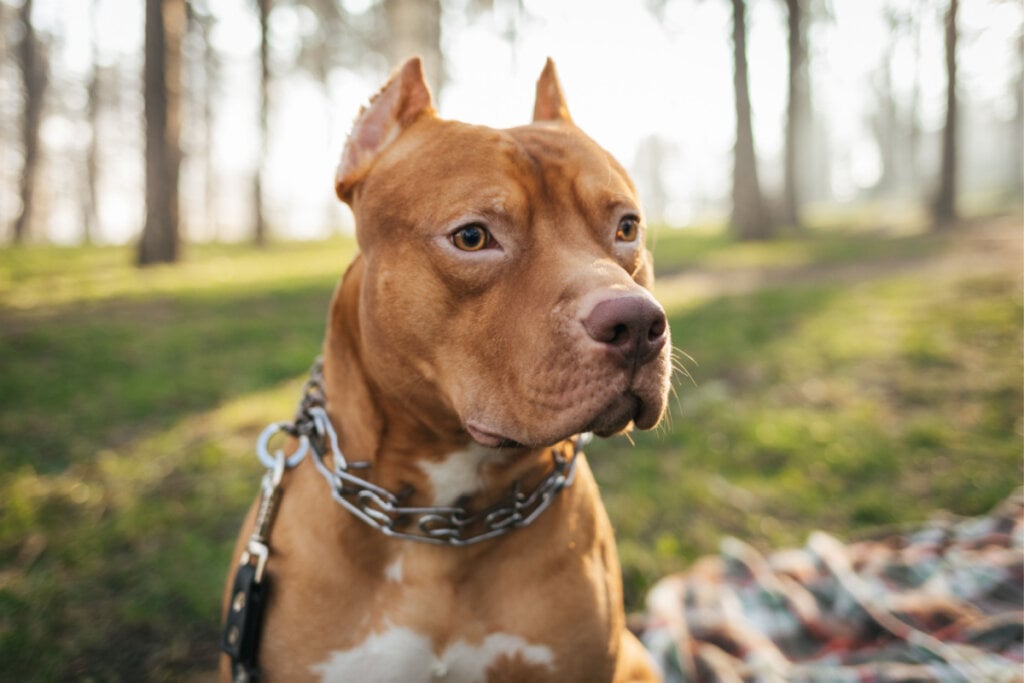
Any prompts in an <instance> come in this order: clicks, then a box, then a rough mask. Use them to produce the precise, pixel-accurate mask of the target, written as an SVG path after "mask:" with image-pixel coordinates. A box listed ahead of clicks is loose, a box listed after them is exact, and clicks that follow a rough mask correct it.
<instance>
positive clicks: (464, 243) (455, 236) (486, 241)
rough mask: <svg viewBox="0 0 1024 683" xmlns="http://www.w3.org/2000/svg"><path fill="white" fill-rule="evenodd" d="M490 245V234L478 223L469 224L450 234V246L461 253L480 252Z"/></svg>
mask: <svg viewBox="0 0 1024 683" xmlns="http://www.w3.org/2000/svg"><path fill="white" fill-rule="evenodd" d="M490 243H491V233H489V232H487V228H485V227H484V226H482V225H480V224H479V223H470V224H469V225H463V226H462V227H461V228H459V229H458V230H456V231H455V232H454V233H452V244H454V245H455V246H456V247H458V248H459V249H461V250H462V251H480V250H481V249H485V248H486V247H487V246H489V245H490Z"/></svg>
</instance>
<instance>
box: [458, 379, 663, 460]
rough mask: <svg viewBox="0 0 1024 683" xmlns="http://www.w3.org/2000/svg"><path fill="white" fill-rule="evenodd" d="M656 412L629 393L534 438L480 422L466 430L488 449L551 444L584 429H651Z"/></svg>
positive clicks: (615, 431) (613, 431) (606, 433)
mask: <svg viewBox="0 0 1024 683" xmlns="http://www.w3.org/2000/svg"><path fill="white" fill-rule="evenodd" d="M656 412H657V411H656V409H652V408H651V407H650V406H648V405H647V404H646V403H645V402H644V401H643V399H641V398H640V397H639V396H637V395H636V394H634V393H631V392H630V393H625V394H622V395H619V396H617V397H616V398H615V399H614V400H612V401H611V402H609V403H608V404H607V405H605V406H604V407H603V408H602V409H601V410H600V411H598V412H597V414H596V415H594V416H592V417H591V418H590V419H589V420H587V421H583V422H580V423H578V424H576V425H573V426H570V427H569V429H568V430H566V431H565V433H561V432H560V433H557V434H544V435H543V436H541V435H540V434H538V435H535V436H532V437H531V436H525V435H520V436H518V437H517V438H512V437H510V436H507V435H505V434H500V433H498V432H496V431H494V430H492V429H491V428H489V427H487V428H485V427H482V426H481V425H480V424H479V423H477V422H467V423H466V431H467V432H468V433H469V436H470V438H472V439H473V441H475V442H476V443H478V444H480V445H481V446H485V447H487V448H529V447H533V446H536V447H542V446H550V445H551V444H554V443H558V442H559V441H562V440H563V439H567V438H569V437H571V436H575V435H576V434H580V433H582V432H593V433H594V434H597V435H598V436H600V437H608V436H613V435H615V434H619V433H621V432H622V431H623V430H625V429H627V428H628V427H629V426H630V425H631V424H636V425H637V426H638V427H640V428H641V429H649V428H650V424H651V423H653V422H656V421H657V417H658V416H657V414H656ZM537 437H540V438H537Z"/></svg>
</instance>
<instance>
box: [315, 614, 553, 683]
mask: <svg viewBox="0 0 1024 683" xmlns="http://www.w3.org/2000/svg"><path fill="white" fill-rule="evenodd" d="M553 666H554V654H553V653H552V651H551V649H549V648H548V647H546V646H544V645H540V644H537V643H530V642H528V641H527V640H525V639H524V638H522V637H520V636H517V635H513V634H509V633H491V634H488V635H486V636H484V637H483V638H480V639H475V640H472V641H471V640H464V639H459V640H455V641H453V642H451V643H448V644H446V645H444V646H443V647H441V648H438V647H436V646H435V645H434V643H433V641H432V639H431V638H430V637H429V636H426V635H423V634H421V633H418V632H416V631H415V630H413V629H411V628H407V627H400V626H394V625H391V624H388V625H386V627H385V628H384V629H383V630H381V631H377V632H374V633H371V634H369V635H368V636H367V637H366V639H365V640H363V642H362V643H360V644H359V645H357V646H355V647H352V648H350V649H346V650H335V651H333V652H331V654H330V657H329V658H328V659H326V660H325V661H323V662H320V663H318V664H315V665H313V666H312V667H311V671H312V672H313V673H314V674H315V675H317V676H319V677H320V680H322V681H324V682H325V683H329V682H334V681H337V682H338V683H341V682H342V681H354V680H355V681H366V682H367V683H433V682H434V681H446V682H450V683H477V682H483V681H486V680H488V676H489V675H490V674H492V673H498V670H501V672H500V673H501V675H502V676H503V677H504V676H506V675H509V674H511V673H514V672H518V673H519V674H531V677H532V676H533V675H536V674H541V675H543V674H544V673H549V672H551V671H552V670H553ZM509 667H513V668H514V670H513V671H507V669H508V668H509Z"/></svg>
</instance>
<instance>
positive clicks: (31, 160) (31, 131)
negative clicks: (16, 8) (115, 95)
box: [12, 0, 48, 244]
mask: <svg viewBox="0 0 1024 683" xmlns="http://www.w3.org/2000/svg"><path fill="white" fill-rule="evenodd" d="M32 5H33V2H32V0H24V1H23V2H22V5H21V10H20V12H19V14H20V17H19V19H20V23H21V30H22V34H21V40H20V41H19V42H18V61H19V62H20V66H21V81H22V86H23V87H24V94H25V101H24V108H23V109H22V124H21V146H22V153H23V154H24V161H23V165H22V170H21V192H20V194H21V209H20V210H19V211H18V216H17V218H15V220H14V234H13V235H12V240H13V242H14V243H15V244H21V243H23V242H24V241H25V240H26V238H27V237H28V230H29V225H30V223H31V220H32V200H33V195H34V193H35V179H36V168H37V167H38V166H39V126H40V123H41V122H42V117H43V96H44V95H45V92H46V84H47V81H48V77H47V72H46V71H47V70H46V65H45V60H44V59H43V55H42V52H41V51H40V49H39V41H38V39H37V38H36V32H35V26H34V25H33V23H32Z"/></svg>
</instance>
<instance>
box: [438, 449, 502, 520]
mask: <svg viewBox="0 0 1024 683" xmlns="http://www.w3.org/2000/svg"><path fill="white" fill-rule="evenodd" d="M505 458H506V453H505V451H502V450H499V449H497V448H485V447H483V446H480V445H477V444H473V445H471V446H469V447H468V448H467V449H466V450H464V451H456V452H454V453H452V454H450V455H448V457H446V458H445V459H444V460H441V461H440V462H428V461H422V462H420V463H418V465H419V467H420V469H421V470H423V473H424V474H426V475H427V478H428V479H429V480H430V487H431V488H432V489H433V491H434V505H452V504H453V503H454V502H455V501H457V500H458V499H459V498H460V497H461V496H466V495H471V494H473V493H476V492H477V491H479V490H480V489H481V488H482V487H483V478H482V477H481V468H482V467H483V466H484V465H485V464H487V463H490V462H501V461H503V460H504V459H505Z"/></svg>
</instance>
